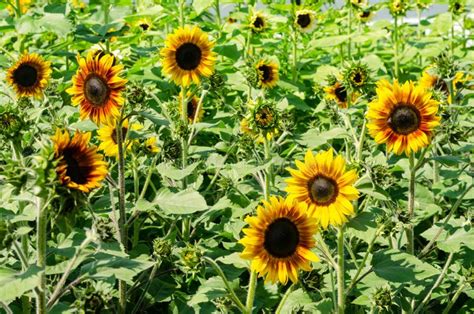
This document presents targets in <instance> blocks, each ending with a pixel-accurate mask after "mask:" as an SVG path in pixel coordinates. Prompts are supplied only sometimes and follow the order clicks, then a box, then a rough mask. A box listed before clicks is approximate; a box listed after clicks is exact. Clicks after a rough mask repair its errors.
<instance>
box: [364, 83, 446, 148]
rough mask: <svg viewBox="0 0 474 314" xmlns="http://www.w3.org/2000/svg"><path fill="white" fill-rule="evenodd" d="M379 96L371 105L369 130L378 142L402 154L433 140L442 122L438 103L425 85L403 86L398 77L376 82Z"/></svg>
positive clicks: (368, 116)
mask: <svg viewBox="0 0 474 314" xmlns="http://www.w3.org/2000/svg"><path fill="white" fill-rule="evenodd" d="M376 91H377V97H376V98H375V99H374V100H373V101H372V102H371V103H370V104H369V109H368V112H367V119H368V123H367V129H368V130H369V133H370V135H371V136H372V137H373V138H374V139H375V141H376V142H377V143H379V144H382V143H386V144H387V150H388V151H389V152H390V151H393V152H394V153H395V154H397V155H400V154H401V153H402V152H405V153H406V154H407V155H409V154H410V153H411V152H417V151H418V150H419V149H420V148H422V147H425V146H427V145H428V144H429V142H430V140H431V135H432V133H433V129H434V127H436V126H437V125H439V121H440V119H441V118H440V117H439V116H437V115H436V114H437V112H438V106H439V103H438V102H437V101H436V100H434V99H433V98H432V97H431V93H430V92H428V91H427V90H426V89H425V88H424V87H422V86H415V84H414V83H413V82H406V83H404V84H403V85H400V84H399V83H398V81H397V80H395V81H394V82H393V85H392V84H390V83H389V82H388V81H387V80H382V81H379V82H378V83H377V89H376Z"/></svg>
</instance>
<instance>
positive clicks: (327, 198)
mask: <svg viewBox="0 0 474 314" xmlns="http://www.w3.org/2000/svg"><path fill="white" fill-rule="evenodd" d="M308 190H309V192H310V193H309V195H310V198H311V200H312V201H313V202H315V203H316V204H318V205H329V204H331V203H333V202H334V201H335V200H336V197H337V194H338V188H337V183H336V182H335V181H334V180H333V179H331V178H328V177H325V176H322V175H318V176H316V177H315V178H314V179H313V180H311V181H309V182H308Z"/></svg>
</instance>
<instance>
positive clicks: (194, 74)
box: [160, 26, 216, 86]
mask: <svg viewBox="0 0 474 314" xmlns="http://www.w3.org/2000/svg"><path fill="white" fill-rule="evenodd" d="M212 47H214V42H211V41H209V38H208V36H207V34H206V33H204V32H203V31H201V29H200V28H199V27H196V26H194V27H192V28H191V27H188V26H186V27H184V28H178V29H177V30H176V31H175V32H174V33H173V34H171V35H168V37H167V38H166V42H165V48H163V49H162V50H161V52H160V54H161V63H162V65H163V71H164V72H165V73H166V74H167V75H170V76H171V78H172V80H173V81H174V82H175V83H176V84H178V85H183V86H188V85H189V84H191V82H192V81H193V82H194V83H196V84H199V82H200V76H205V77H209V76H211V74H212V73H213V72H214V63H215V60H216V57H215V54H214V53H213V52H212V50H211V49H212Z"/></svg>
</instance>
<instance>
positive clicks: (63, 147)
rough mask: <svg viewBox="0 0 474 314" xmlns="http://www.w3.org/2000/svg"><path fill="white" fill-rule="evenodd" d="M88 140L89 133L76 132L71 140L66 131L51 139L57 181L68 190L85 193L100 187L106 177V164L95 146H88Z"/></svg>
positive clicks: (57, 132) (58, 132) (59, 132)
mask: <svg viewBox="0 0 474 314" xmlns="http://www.w3.org/2000/svg"><path fill="white" fill-rule="evenodd" d="M90 138H91V134H90V133H81V132H78V131H76V133H75V134H74V137H73V138H72V139H71V138H70V135H69V132H68V131H67V130H66V131H64V132H62V131H61V130H59V129H57V130H56V134H55V135H54V136H53V137H52V141H53V143H54V157H55V159H56V160H58V165H57V167H56V172H57V174H58V178H59V181H60V182H61V183H62V184H63V185H65V186H67V187H68V188H70V189H75V190H79V191H82V192H85V193H88V192H90V190H92V189H94V188H98V187H100V184H101V182H102V180H104V178H105V176H106V175H107V162H105V161H104V160H103V156H102V155H101V154H99V153H97V148H96V147H95V146H89V141H90Z"/></svg>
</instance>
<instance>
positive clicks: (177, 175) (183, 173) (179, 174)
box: [156, 162, 199, 180]
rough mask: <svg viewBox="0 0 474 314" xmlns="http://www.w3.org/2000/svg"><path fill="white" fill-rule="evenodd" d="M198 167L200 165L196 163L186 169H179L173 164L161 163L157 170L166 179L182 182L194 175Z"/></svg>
mask: <svg viewBox="0 0 474 314" xmlns="http://www.w3.org/2000/svg"><path fill="white" fill-rule="evenodd" d="M198 165H199V163H198V162H195V163H193V164H191V165H189V166H187V167H186V168H185V169H177V168H175V167H174V166H173V165H172V164H171V163H161V164H159V165H158V166H157V167H156V168H157V170H158V173H159V174H160V175H162V176H164V177H167V178H170V179H173V180H181V179H184V178H186V177H187V176H189V175H190V174H191V173H193V172H194V170H195V169H196V167H197V166H198Z"/></svg>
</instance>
